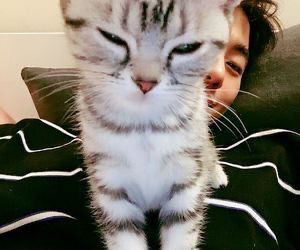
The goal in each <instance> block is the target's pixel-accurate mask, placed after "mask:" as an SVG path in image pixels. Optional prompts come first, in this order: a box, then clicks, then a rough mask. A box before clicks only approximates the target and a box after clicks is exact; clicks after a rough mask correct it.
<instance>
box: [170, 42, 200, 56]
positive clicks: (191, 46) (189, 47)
mask: <svg viewBox="0 0 300 250" xmlns="http://www.w3.org/2000/svg"><path fill="white" fill-rule="evenodd" d="M201 45H202V43H199V42H196V43H185V44H181V45H179V46H177V47H175V48H174V49H173V50H172V53H174V54H188V53H192V52H195V51H196V50H197V49H199V48H200V47H201Z"/></svg>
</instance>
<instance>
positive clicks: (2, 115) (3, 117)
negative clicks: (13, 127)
mask: <svg viewBox="0 0 300 250" xmlns="http://www.w3.org/2000/svg"><path fill="white" fill-rule="evenodd" d="M6 123H15V121H14V119H13V118H12V117H11V116H10V115H9V114H7V113H6V112H5V111H4V110H3V109H2V108H0V124H6Z"/></svg>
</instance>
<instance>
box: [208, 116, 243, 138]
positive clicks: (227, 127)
mask: <svg viewBox="0 0 300 250" xmlns="http://www.w3.org/2000/svg"><path fill="white" fill-rule="evenodd" d="M209 117H210V118H212V119H213V120H214V121H215V122H217V123H220V124H222V125H223V126H224V127H225V128H226V129H228V131H229V132H230V133H231V134H232V135H233V136H234V137H235V138H236V139H237V138H238V136H237V135H236V133H234V131H233V130H232V129H231V128H230V127H229V126H228V125H227V124H226V123H224V122H222V121H221V120H219V119H216V118H215V117H213V115H209Z"/></svg>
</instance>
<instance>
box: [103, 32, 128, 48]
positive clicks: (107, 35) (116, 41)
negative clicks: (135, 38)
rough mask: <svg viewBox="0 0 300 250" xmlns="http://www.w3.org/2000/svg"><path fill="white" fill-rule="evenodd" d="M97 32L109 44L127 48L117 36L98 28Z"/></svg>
mask: <svg viewBox="0 0 300 250" xmlns="http://www.w3.org/2000/svg"><path fill="white" fill-rule="evenodd" d="M98 31H99V32H100V33H101V34H102V36H104V37H105V38H106V39H107V40H109V41H110V42H112V43H114V44H116V45H119V46H124V47H128V45H127V43H126V42H125V41H124V40H123V39H121V38H120V37H118V36H117V35H114V34H112V33H109V32H106V31H104V30H101V29H100V28H98Z"/></svg>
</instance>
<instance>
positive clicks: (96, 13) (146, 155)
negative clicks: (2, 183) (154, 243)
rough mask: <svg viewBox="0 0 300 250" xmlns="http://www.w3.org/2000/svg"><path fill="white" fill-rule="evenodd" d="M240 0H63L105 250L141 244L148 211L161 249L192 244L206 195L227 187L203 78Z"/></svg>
mask: <svg viewBox="0 0 300 250" xmlns="http://www.w3.org/2000/svg"><path fill="white" fill-rule="evenodd" d="M237 4H238V0H235V1H232V0H211V1H206V0H186V1H181V0H144V1H143V0H69V1H63V0H61V6H62V12H63V16H64V19H65V24H66V31H67V35H68V38H69V41H70V46H71V48H72V51H73V54H74V58H75V59H76V61H77V63H78V66H79V68H80V70H81V73H82V75H83V82H82V84H81V85H80V87H79V88H78V89H79V92H78V95H77V104H78V109H79V118H78V121H79V123H80V126H81V130H82V138H83V151H84V154H85V156H86V166H87V172H88V175H89V177H90V178H89V180H90V187H91V198H92V207H93V210H94V212H95V216H96V219H97V221H98V223H99V226H100V227H101V229H102V232H103V236H104V240H105V242H106V245H107V248H108V249H112V250H122V249H136V250H142V249H147V244H146V237H145V235H144V232H143V227H144V225H145V223H146V222H145V213H147V212H149V211H153V210H159V217H160V220H161V223H162V227H161V234H160V236H161V246H162V249H163V250H176V249H178V250H187V249H188V250H190V249H197V245H198V244H199V241H200V233H201V229H202V228H203V223H204V218H205V205H204V199H205V197H207V196H208V195H209V192H210V187H211V186H214V187H218V186H220V185H226V184H227V177H226V175H225V173H224V172H223V170H222V168H221V167H220V166H219V165H218V164H217V162H218V156H217V153H216V149H215V147H214V145H213V144H212V142H211V141H210V135H209V129H208V114H207V100H206V96H205V91H204V90H205V88H204V84H203V77H204V76H205V75H206V74H207V72H208V70H209V68H210V67H211V65H212V64H213V63H214V61H215V59H216V57H217V55H218V54H219V53H220V51H221V50H222V49H223V48H224V46H225V45H226V42H227V40H228V36H229V25H230V18H231V13H232V11H233V9H234V7H235V6H236V5H237ZM184 44H187V45H188V46H182V45H184ZM189 45H191V46H189ZM193 45H195V46H193ZM186 48H193V49H192V50H190V51H189V50H185V49H186ZM143 81H147V82H153V83H155V84H154V86H153V88H152V89H151V91H148V92H146V93H145V92H142V91H141V90H140V89H139V86H138V84H137V83H138V82H143Z"/></svg>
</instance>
